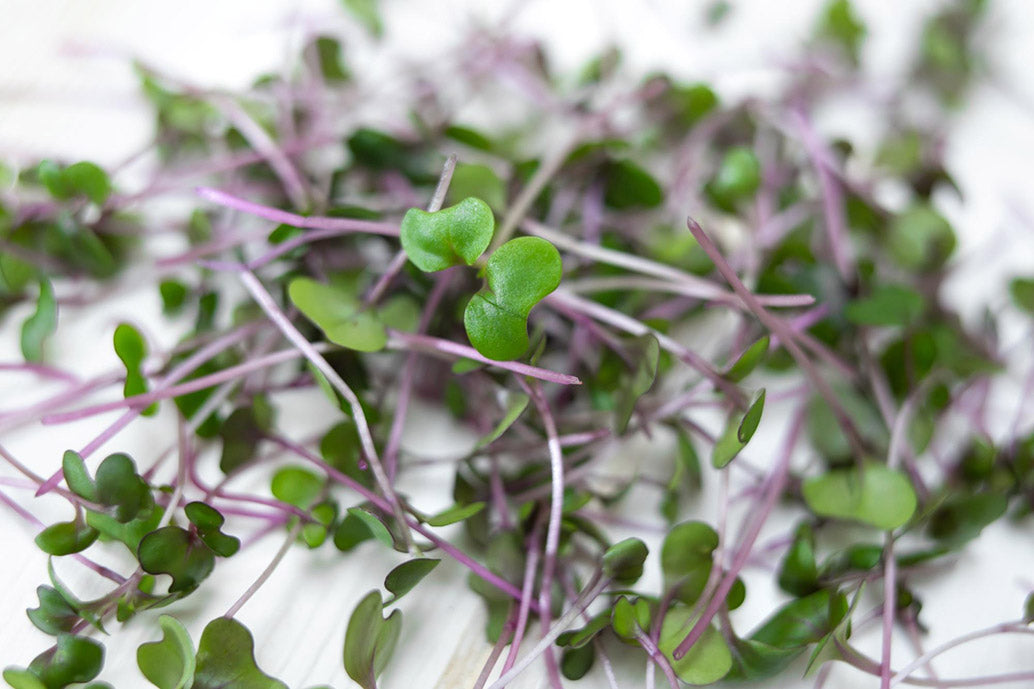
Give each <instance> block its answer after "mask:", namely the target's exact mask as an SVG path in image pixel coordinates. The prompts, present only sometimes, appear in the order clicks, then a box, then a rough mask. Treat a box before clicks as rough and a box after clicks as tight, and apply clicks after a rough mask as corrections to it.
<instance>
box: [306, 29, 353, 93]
mask: <svg viewBox="0 0 1034 689" xmlns="http://www.w3.org/2000/svg"><path fill="white" fill-rule="evenodd" d="M313 49H314V50H315V53H316V60H317V62H318V63H319V66H320V74H322V75H323V79H324V80H325V81H328V82H341V81H348V80H349V78H351V75H350V74H349V73H348V70H347V69H346V68H345V65H344V63H343V62H342V61H341V43H339V42H338V40H337V39H336V38H334V37H332V36H317V37H316V40H314V41H313Z"/></svg>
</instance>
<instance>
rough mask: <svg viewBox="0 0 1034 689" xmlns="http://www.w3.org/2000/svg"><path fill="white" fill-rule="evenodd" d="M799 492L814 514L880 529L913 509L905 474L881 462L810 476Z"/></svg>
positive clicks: (912, 493)
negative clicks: (857, 468)
mask: <svg viewBox="0 0 1034 689" xmlns="http://www.w3.org/2000/svg"><path fill="white" fill-rule="evenodd" d="M803 491H804V500H805V502H807V503H808V507H810V508H811V510H812V511H813V512H815V514H818V515H821V516H824V517H837V518H840V519H850V520H854V521H858V522H862V523H863V524H870V525H872V526H875V527H877V528H880V529H896V528H898V527H899V526H902V525H903V524H905V523H906V522H908V520H909V519H911V518H912V514H913V513H914V512H915V510H916V493H915V489H913V488H912V483H911V482H910V481H909V480H908V477H907V476H906V475H905V474H903V473H901V472H900V471H897V470H895V469H890V468H888V467H887V466H885V465H883V464H874V463H871V464H866V465H865V466H864V467H862V469H861V471H858V470H856V469H837V470H834V471H831V472H829V473H827V474H824V475H823V476H816V477H813V478H810V479H808V480H807V481H805V482H804V486H803Z"/></svg>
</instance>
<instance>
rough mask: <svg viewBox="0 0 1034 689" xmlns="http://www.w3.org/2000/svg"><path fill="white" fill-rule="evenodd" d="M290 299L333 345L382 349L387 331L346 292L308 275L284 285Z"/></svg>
mask: <svg viewBox="0 0 1034 689" xmlns="http://www.w3.org/2000/svg"><path fill="white" fill-rule="evenodd" d="M287 294H288V296H289V297H290V299H291V302H292V303H293V304H294V305H295V306H297V307H298V310H299V311H301V312H302V313H303V314H305V317H306V318H308V319H309V320H310V321H312V322H313V323H315V324H316V325H317V326H318V327H319V329H320V330H322V331H323V334H324V335H326V336H327V339H328V340H330V341H331V342H333V343H334V344H336V345H340V346H342V347H347V348H348V349H355V350H357V351H360V352H376V351H378V350H380V349H383V348H384V345H385V344H386V343H387V341H388V336H387V333H386V332H385V330H384V326H383V325H382V324H381V322H380V320H379V319H378V318H377V315H376V314H374V313H373V312H371V311H364V310H363V309H362V307H361V305H360V304H359V302H358V300H356V298H355V297H354V296H353V295H351V294H349V293H348V292H346V291H344V290H342V289H339V288H337V287H334V286H332V285H325V284H323V283H321V282H316V281H315V280H312V279H309V278H304V277H300V278H295V279H294V280H291V283H290V284H289V285H288V286H287Z"/></svg>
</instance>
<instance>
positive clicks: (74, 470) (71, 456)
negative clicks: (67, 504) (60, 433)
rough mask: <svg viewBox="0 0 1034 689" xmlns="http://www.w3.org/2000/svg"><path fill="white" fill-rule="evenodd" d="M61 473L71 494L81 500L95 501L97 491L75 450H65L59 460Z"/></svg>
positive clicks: (84, 464)
mask: <svg viewBox="0 0 1034 689" xmlns="http://www.w3.org/2000/svg"><path fill="white" fill-rule="evenodd" d="M61 471H62V473H63V474H64V477H65V483H67V484H68V487H69V488H70V489H71V491H72V492H73V493H75V494H76V495H78V496H79V497H81V498H84V499H86V500H90V501H91V502H96V501H97V490H96V488H95V487H94V485H93V479H92V478H90V473H89V472H88V471H87V469H86V463H85V462H84V461H83V458H82V457H81V456H80V455H79V453H78V452H76V451H75V450H66V451H65V454H64V456H63V457H62V458H61Z"/></svg>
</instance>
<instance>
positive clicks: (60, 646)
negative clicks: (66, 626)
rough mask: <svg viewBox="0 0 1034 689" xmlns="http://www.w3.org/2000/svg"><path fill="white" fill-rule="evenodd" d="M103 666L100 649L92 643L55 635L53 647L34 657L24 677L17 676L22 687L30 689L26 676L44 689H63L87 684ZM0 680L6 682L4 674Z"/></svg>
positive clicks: (78, 638) (91, 640) (84, 639)
mask: <svg viewBox="0 0 1034 689" xmlns="http://www.w3.org/2000/svg"><path fill="white" fill-rule="evenodd" d="M103 666H104V647H103V646H101V645H100V644H99V643H97V642H96V641H94V640H93V639H87V638H85V637H82V636H74V635H72V634H58V636H57V644H56V645H55V647H54V648H51V649H48V650H46V651H44V652H43V653H41V654H39V655H38V656H36V657H35V658H34V659H33V661H32V662H31V663H29V669H28V673H23V674H22V675H21V677H22V682H23V684H22V685H21V686H24V687H33V684H32V683H31V682H30V681H28V677H27V675H33V676H35V677H36V678H37V679H38V680H39V682H40V685H41V686H43V687H46V689H63V688H64V687H67V686H68V685H69V684H78V683H80V682H89V681H90V680H91V679H93V678H94V677H96V676H97V675H98V674H100V671H101V668H102V667H103ZM4 679H7V680H8V682H10V679H9V678H8V677H7V671H5V672H4ZM11 684H12V686H18V685H15V684H14V683H13V682H11Z"/></svg>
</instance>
